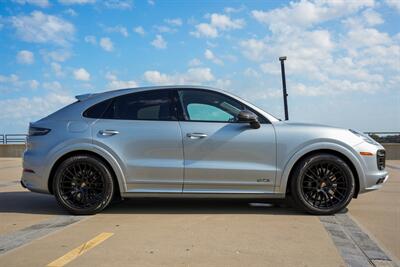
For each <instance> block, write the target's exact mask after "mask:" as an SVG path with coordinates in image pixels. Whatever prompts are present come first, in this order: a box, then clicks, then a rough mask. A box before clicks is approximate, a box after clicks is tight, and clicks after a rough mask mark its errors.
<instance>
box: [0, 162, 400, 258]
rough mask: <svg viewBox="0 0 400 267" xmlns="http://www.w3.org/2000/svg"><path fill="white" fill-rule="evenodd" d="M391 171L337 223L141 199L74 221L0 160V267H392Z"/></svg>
mask: <svg viewBox="0 0 400 267" xmlns="http://www.w3.org/2000/svg"><path fill="white" fill-rule="evenodd" d="M387 168H388V170H389V171H390V179H389V181H388V182H387V183H386V184H385V186H384V188H383V189H382V190H379V191H376V192H371V193H368V194H364V195H360V196H359V198H358V199H356V200H353V201H352V203H351V204H350V206H349V207H348V209H347V210H345V211H343V212H342V213H340V214H337V215H335V216H326V217H318V216H311V215H307V214H304V213H302V212H300V211H298V210H295V209H293V208H290V207H288V206H287V205H286V204H285V203H273V204H259V203H248V202H245V201H222V200H219V201H199V200H196V201H194V200H193V201H188V200H168V201H166V200H145V199H143V200H141V199H138V200H125V201H123V202H120V203H115V204H113V205H112V206H111V207H109V208H108V209H107V210H105V211H104V212H102V213H101V214H97V215H94V216H71V215H68V214H66V213H65V211H64V210H63V209H62V208H61V207H59V206H58V204H57V202H56V200H55V199H54V198H53V197H52V196H49V195H41V194H36V193H31V192H29V191H27V190H25V189H23V188H22V187H21V186H20V184H19V178H20V174H21V171H22V169H21V159H19V158H14V159H12V158H0V218H1V220H0V265H1V266H28V265H29V266H46V265H48V264H50V263H51V264H50V265H49V266H64V265H66V264H68V266H165V265H170V266H245V265H247V266H346V265H350V266H368V265H369V266H374V265H375V266H396V258H400V197H399V196H400V161H388V162H387ZM88 241H90V242H88ZM76 248H78V249H76ZM397 264H398V263H397Z"/></svg>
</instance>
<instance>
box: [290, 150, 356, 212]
mask: <svg viewBox="0 0 400 267" xmlns="http://www.w3.org/2000/svg"><path fill="white" fill-rule="evenodd" d="M318 161H330V162H332V163H334V164H336V165H337V166H338V167H340V169H341V170H342V171H343V173H344V175H345V179H346V182H347V185H348V186H349V187H350V188H349V191H348V192H347V196H346V198H345V200H344V201H343V202H342V203H341V204H340V205H336V206H334V207H331V208H328V209H319V208H316V207H314V206H312V205H311V204H310V203H308V201H307V200H306V199H305V198H304V195H303V193H302V190H303V189H302V184H301V181H302V179H301V177H302V176H303V175H304V172H306V170H307V168H308V167H309V166H310V165H312V164H314V163H316V162H318ZM292 178H293V179H292V183H291V192H292V194H293V198H294V201H295V202H296V204H297V206H299V207H300V208H302V209H303V210H305V211H307V212H309V213H312V214H316V215H329V214H334V213H336V212H338V211H340V210H342V209H344V208H345V207H346V206H347V205H348V204H349V203H350V201H351V199H352V198H353V195H354V190H355V179H354V175H353V173H352V171H351V169H350V167H349V166H348V165H347V164H346V163H345V162H344V161H343V160H342V159H341V158H339V157H337V156H334V155H330V154H316V155H312V156H310V157H307V158H305V159H304V160H302V161H301V162H300V163H299V164H298V165H297V166H296V168H295V171H294V173H293V177H292Z"/></svg>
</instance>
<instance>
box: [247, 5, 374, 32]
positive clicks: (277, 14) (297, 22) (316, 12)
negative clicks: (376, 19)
mask: <svg viewBox="0 0 400 267" xmlns="http://www.w3.org/2000/svg"><path fill="white" fill-rule="evenodd" d="M373 6H374V0H364V1H314V2H311V1H307V0H305V1H300V2H290V4H289V6H285V7H282V8H276V9H273V10H271V11H261V10H253V11H252V12H251V14H252V16H253V17H254V18H255V19H256V20H257V21H259V22H261V23H263V24H266V25H268V27H269V29H270V30H271V31H286V30H288V29H289V28H297V27H305V28H307V27H310V26H313V25H315V24H318V23H321V22H324V21H328V20H332V19H336V18H340V17H344V16H346V15H349V14H352V13H355V12H357V11H359V10H360V9H362V8H364V7H373Z"/></svg>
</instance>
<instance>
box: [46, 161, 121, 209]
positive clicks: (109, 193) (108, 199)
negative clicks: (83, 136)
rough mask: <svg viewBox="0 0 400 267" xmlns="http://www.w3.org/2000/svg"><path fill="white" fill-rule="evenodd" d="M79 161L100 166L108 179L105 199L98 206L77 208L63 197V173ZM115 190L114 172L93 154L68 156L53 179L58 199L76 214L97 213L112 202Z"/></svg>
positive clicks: (101, 171) (105, 178)
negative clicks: (61, 180) (61, 182)
mask: <svg viewBox="0 0 400 267" xmlns="http://www.w3.org/2000/svg"><path fill="white" fill-rule="evenodd" d="M78 162H79V163H87V164H90V165H94V166H95V167H96V168H98V170H99V171H100V173H101V175H102V176H103V178H104V180H105V181H106V184H105V187H106V195H105V199H103V201H102V202H101V203H100V204H99V205H97V206H93V207H90V208H84V209H83V208H77V207H73V206H71V205H70V204H69V203H68V202H66V201H65V200H64V198H63V197H61V192H60V188H59V184H60V179H61V174H62V172H63V170H64V169H65V168H66V167H68V166H71V165H73V164H75V163H78ZM114 191H115V187H114V182H113V178H112V174H111V172H110V170H109V169H108V167H107V166H106V165H105V164H104V163H103V162H102V161H101V160H100V159H97V158H95V157H93V156H88V155H79V156H73V157H71V158H68V159H66V160H65V161H63V162H62V163H61V164H60V165H59V166H58V168H57V170H56V172H55V176H54V180H53V192H54V195H55V197H56V199H57V201H58V202H59V203H60V204H61V205H62V206H63V207H64V208H65V209H67V210H68V211H69V212H70V213H72V214H75V215H91V214H95V213H98V212H100V211H102V210H103V209H104V208H106V207H107V206H108V205H109V203H110V202H111V200H112V198H113V195H114Z"/></svg>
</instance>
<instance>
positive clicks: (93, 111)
mask: <svg viewBox="0 0 400 267" xmlns="http://www.w3.org/2000/svg"><path fill="white" fill-rule="evenodd" d="M111 101H112V99H107V100H105V101H103V102H100V103H97V104H95V105H93V106H91V107H90V108H88V109H87V110H85V112H83V116H84V117H87V118H93V119H99V118H101V117H103V114H104V112H106V110H107V108H108V106H109V105H110V103H111Z"/></svg>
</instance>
